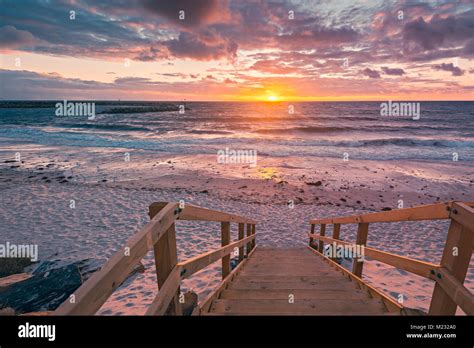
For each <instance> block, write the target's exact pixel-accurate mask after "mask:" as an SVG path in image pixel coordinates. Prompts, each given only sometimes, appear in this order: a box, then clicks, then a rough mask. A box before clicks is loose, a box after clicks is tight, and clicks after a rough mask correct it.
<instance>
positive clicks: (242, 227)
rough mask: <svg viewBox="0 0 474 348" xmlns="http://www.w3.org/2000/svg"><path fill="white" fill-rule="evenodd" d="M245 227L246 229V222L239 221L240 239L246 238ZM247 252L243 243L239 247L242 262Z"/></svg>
mask: <svg viewBox="0 0 474 348" xmlns="http://www.w3.org/2000/svg"><path fill="white" fill-rule="evenodd" d="M244 229H245V224H244V223H239V240H242V239H244V232H245V231H244ZM244 256H245V253H244V246H243V245H242V246H241V247H240V248H239V262H242V260H243V259H244Z"/></svg>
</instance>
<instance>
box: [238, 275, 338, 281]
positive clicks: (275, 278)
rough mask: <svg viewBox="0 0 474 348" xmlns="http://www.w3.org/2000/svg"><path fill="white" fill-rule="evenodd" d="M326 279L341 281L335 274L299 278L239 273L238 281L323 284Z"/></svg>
mask: <svg viewBox="0 0 474 348" xmlns="http://www.w3.org/2000/svg"><path fill="white" fill-rule="evenodd" d="M328 279H341V280H344V278H341V276H340V275H338V274H337V273H336V274H334V273H324V274H317V275H309V276H299V275H285V276H276V275H274V274H264V275H249V274H247V273H240V274H239V281H244V282H262V283H264V282H279V281H286V282H324V281H326V280H328Z"/></svg>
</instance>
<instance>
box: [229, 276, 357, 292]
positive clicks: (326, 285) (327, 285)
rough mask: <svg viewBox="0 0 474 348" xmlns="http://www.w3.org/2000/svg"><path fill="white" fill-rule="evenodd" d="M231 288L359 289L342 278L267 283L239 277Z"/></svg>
mask: <svg viewBox="0 0 474 348" xmlns="http://www.w3.org/2000/svg"><path fill="white" fill-rule="evenodd" d="M229 289H235V290H258V289H274V290H279V289H293V290H311V289H329V290H330V289H348V290H353V289H357V288H356V284H355V283H351V282H349V281H340V280H335V281H334V280H332V281H324V282H317V283H313V282H291V281H290V282H285V281H279V282H265V283H258V282H245V281H240V280H239V279H238V278H237V280H235V281H233V282H232V283H231V284H230V285H229Z"/></svg>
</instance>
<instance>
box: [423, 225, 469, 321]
mask: <svg viewBox="0 0 474 348" xmlns="http://www.w3.org/2000/svg"><path fill="white" fill-rule="evenodd" d="M472 244H473V233H472V231H471V230H470V229H468V228H466V227H464V226H463V225H462V224H461V223H459V222H458V221H456V220H451V224H450V226H449V230H448V237H447V239H446V244H445V246H444V251H443V256H442V257H441V267H444V268H446V269H447V270H448V271H449V273H450V274H451V275H452V276H453V277H454V278H455V279H456V280H457V281H459V282H460V283H461V284H463V283H464V279H465V278H466V273H467V269H468V267H469V261H470V260H471V255H472ZM456 307H457V304H456V302H454V301H453V299H452V298H451V296H449V294H448V293H446V291H445V290H444V289H443V287H442V286H441V284H440V283H438V282H437V283H436V284H435V287H434V290H433V296H432V298H431V304H430V309H429V314H430V315H454V314H455V313H456Z"/></svg>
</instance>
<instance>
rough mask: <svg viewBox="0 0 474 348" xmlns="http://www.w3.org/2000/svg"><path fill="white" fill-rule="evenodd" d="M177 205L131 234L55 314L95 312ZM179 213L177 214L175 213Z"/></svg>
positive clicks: (170, 221)
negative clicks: (123, 244) (121, 246)
mask: <svg viewBox="0 0 474 348" xmlns="http://www.w3.org/2000/svg"><path fill="white" fill-rule="evenodd" d="M177 207H178V204H177V203H168V204H166V206H164V207H163V209H162V210H161V211H160V212H159V213H158V214H156V215H155V217H154V218H153V219H152V220H151V221H150V222H149V223H148V224H146V225H145V227H144V228H143V229H141V230H140V231H139V232H138V233H136V234H135V235H133V236H132V237H131V238H130V239H129V240H128V241H127V243H126V244H125V246H124V247H123V248H121V249H119V250H118V251H117V252H116V253H115V254H114V255H113V256H112V257H111V258H110V259H109V260H108V261H107V262H106V263H105V265H104V266H103V267H102V268H101V269H100V270H99V271H97V272H95V273H94V274H93V275H92V276H91V277H90V278H89V279H88V280H87V281H86V282H85V283H84V284H83V285H82V286H81V287H79V288H78V289H77V290H76V291H75V292H74V294H73V295H72V296H71V297H70V298H69V299H67V300H66V301H64V302H63V303H62V304H61V305H60V306H59V307H58V308H57V309H56V310H55V311H54V314H56V315H66V314H69V315H90V314H94V313H96V312H97V311H98V310H99V308H100V307H101V306H102V305H103V304H104V303H105V301H107V299H108V298H109V297H110V295H112V293H113V292H114V291H115V289H117V288H118V287H119V286H120V285H121V284H122V283H123V282H124V281H125V279H126V278H127V277H128V275H129V274H130V272H131V271H132V270H133V268H134V267H135V265H136V264H137V263H138V262H139V261H140V260H141V259H142V258H143V257H144V256H145V255H146V254H147V253H148V251H150V250H151V249H152V247H153V245H154V244H155V243H157V242H158V241H159V240H160V238H161V236H163V234H164V233H165V232H166V231H167V230H168V228H169V227H170V226H171V225H172V224H173V223H174V221H175V218H176V215H175V213H176V208H177ZM178 214H179V213H178Z"/></svg>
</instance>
